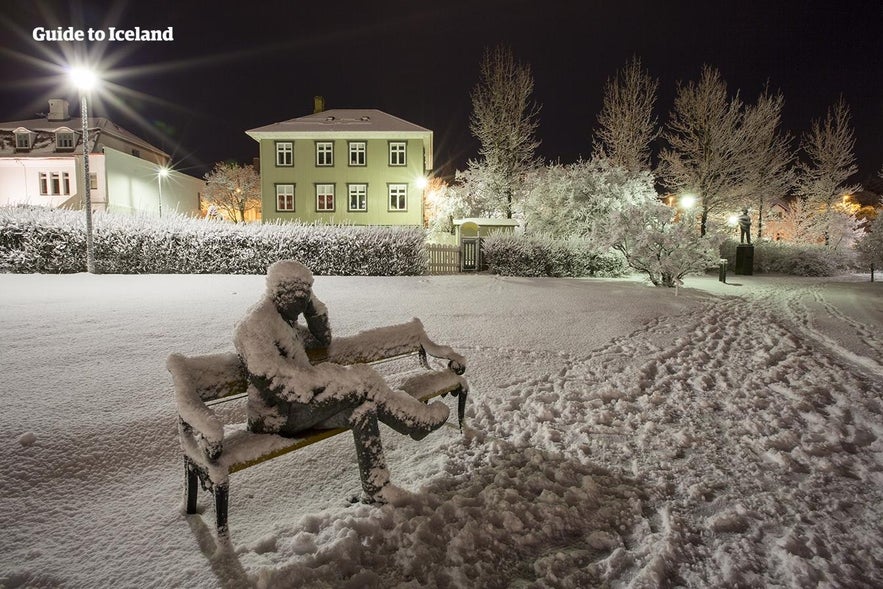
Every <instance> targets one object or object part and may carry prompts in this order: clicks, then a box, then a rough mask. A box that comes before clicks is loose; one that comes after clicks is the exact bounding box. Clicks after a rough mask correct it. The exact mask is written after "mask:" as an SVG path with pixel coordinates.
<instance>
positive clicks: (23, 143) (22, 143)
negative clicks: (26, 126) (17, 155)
mask: <svg viewBox="0 0 883 589" xmlns="http://www.w3.org/2000/svg"><path fill="white" fill-rule="evenodd" d="M15 148H16V149H30V148H31V133H30V131H24V132H16V133H15Z"/></svg>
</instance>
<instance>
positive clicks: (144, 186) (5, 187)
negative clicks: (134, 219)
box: [0, 99, 205, 215]
mask: <svg viewBox="0 0 883 589" xmlns="http://www.w3.org/2000/svg"><path fill="white" fill-rule="evenodd" d="M88 124H89V147H90V149H89V172H90V174H89V175H90V177H91V178H90V182H91V189H90V198H91V201H92V209H93V210H95V211H109V212H113V213H122V214H129V215H135V214H148V215H159V214H161V213H168V212H171V211H177V212H180V213H184V214H191V215H198V214H199V211H200V198H201V194H202V193H203V192H204V190H205V182H204V181H203V180H200V179H199V178H194V177H192V176H188V175H186V174H182V173H180V172H175V171H174V170H170V171H169V172H168V175H167V176H162V175H161V174H160V170H161V169H163V168H168V166H169V163H170V161H171V158H170V157H169V155H168V154H166V153H164V152H163V151H162V150H160V149H157V148H156V147H154V146H153V145H151V144H149V143H147V142H146V141H144V140H143V139H141V138H140V137H137V136H136V135H133V134H132V133H130V132H129V131H126V130H125V129H123V128H122V127H120V126H118V125H116V124H114V123H113V122H111V121H109V120H107V119H104V118H90V119H89V123H88ZM82 135H83V134H82V119H80V118H78V117H74V118H71V116H70V106H69V104H68V102H67V101H66V100H61V99H53V100H50V101H49V114H48V115H47V116H46V117H45V118H38V119H31V120H26V121H13V122H8V123H0V206H3V205H15V204H30V205H37V206H48V207H53V208H56V207H67V208H82V206H83V196H82V195H83V186H84V185H83V177H82V176H83V136H82Z"/></svg>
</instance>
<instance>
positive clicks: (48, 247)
mask: <svg viewBox="0 0 883 589" xmlns="http://www.w3.org/2000/svg"><path fill="white" fill-rule="evenodd" d="M85 226H86V222H85V215H84V214H83V212H82V211H65V210H50V209H44V208H35V207H2V208H0V271H3V272H19V273H33V272H40V273H66V272H83V271H85V268H86V253H85V252H86V232H85ZM93 240H94V248H95V264H96V269H97V270H98V271H99V272H101V273H107V274H133V273H137V274H151V273H152V274H262V273H264V272H266V270H267V266H268V265H269V264H271V263H273V262H275V261H277V260H281V259H287V258H290V259H295V260H299V261H300V262H302V263H303V264H304V265H306V266H308V267H309V268H310V269H312V271H313V272H314V273H315V274H320V275H347V276H352V275H362V276H368V275H370V276H392V275H413V274H424V273H425V272H426V264H427V255H426V251H425V248H424V231H423V230H422V229H419V228H394V227H355V226H339V225H303V224H288V223H286V224H281V223H275V224H274V223H269V224H238V225H237V224H232V223H224V222H218V221H207V220H204V219H196V218H192V217H184V216H167V217H163V218H161V219H160V218H152V217H128V216H122V215H113V214H96V215H94V217H93Z"/></svg>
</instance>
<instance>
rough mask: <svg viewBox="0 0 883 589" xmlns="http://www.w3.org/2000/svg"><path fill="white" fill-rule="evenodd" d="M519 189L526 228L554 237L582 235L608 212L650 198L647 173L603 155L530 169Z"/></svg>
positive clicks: (650, 183)
mask: <svg viewBox="0 0 883 589" xmlns="http://www.w3.org/2000/svg"><path fill="white" fill-rule="evenodd" d="M524 192H525V197H524V222H525V227H526V230H527V231H528V232H530V233H542V234H546V235H552V236H555V237H570V236H580V237H584V236H586V235H589V234H591V233H592V230H593V225H594V224H595V223H596V222H597V221H598V220H601V219H605V218H606V217H607V216H609V215H610V214H611V213H612V212H613V211H617V210H621V209H622V208H624V207H629V206H641V205H644V204H646V203H650V202H654V201H656V191H655V189H654V186H653V175H652V174H650V173H649V172H629V171H628V170H625V169H623V168H621V167H618V166H616V165H614V164H613V163H611V162H610V160H608V159H606V158H603V157H595V158H592V159H591V160H589V161H584V160H581V161H579V162H576V163H574V164H569V165H560V164H557V165H549V166H546V167H543V168H536V169H534V170H531V171H530V172H529V173H528V174H527V175H526V177H525V181H524Z"/></svg>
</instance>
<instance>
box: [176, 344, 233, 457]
mask: <svg viewBox="0 0 883 589" xmlns="http://www.w3.org/2000/svg"><path fill="white" fill-rule="evenodd" d="M188 361H189V359H188V358H186V357H185V356H182V355H181V354H172V355H171V356H169V359H168V361H167V362H166V367H167V368H168V369H169V372H171V374H172V380H173V381H174V384H175V403H176V405H177V407H178V416H179V417H180V418H181V420H182V421H183V422H184V423H186V424H187V425H188V426H189V427H191V428H192V429H193V430H195V431H196V433H198V434H199V435H201V436H202V437H203V438H204V439H205V441H206V442H207V443H208V444H209V445H220V444H221V442H222V441H223V439H224V425H223V423H222V422H221V420H220V419H219V418H218V416H217V415H215V412H214V411H212V410H211V409H210V408H209V407H208V406H207V405H206V404H205V401H203V400H202V398H201V397H200V396H199V392H198V390H197V387H196V384H195V382H194V375H193V373H192V371H191V370H188V367H187V366H185V363H186V362H188Z"/></svg>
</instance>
